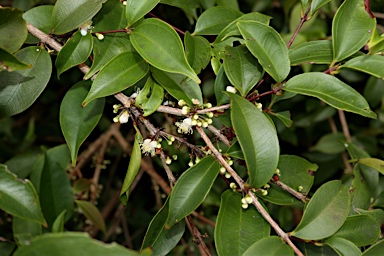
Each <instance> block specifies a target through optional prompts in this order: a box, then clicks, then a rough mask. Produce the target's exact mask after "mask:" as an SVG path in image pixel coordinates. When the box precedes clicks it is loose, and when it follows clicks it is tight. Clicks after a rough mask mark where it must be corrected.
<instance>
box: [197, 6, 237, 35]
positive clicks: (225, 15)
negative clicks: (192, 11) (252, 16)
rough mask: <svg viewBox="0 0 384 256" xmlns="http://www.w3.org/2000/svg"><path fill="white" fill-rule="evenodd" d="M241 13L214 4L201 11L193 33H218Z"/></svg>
mask: <svg viewBox="0 0 384 256" xmlns="http://www.w3.org/2000/svg"><path fill="white" fill-rule="evenodd" d="M242 14H243V13H242V12H240V11H237V10H235V9H232V8H229V7H225V6H215V7H212V8H209V9H208V10H206V11H205V12H203V13H202V14H201V15H200V17H199V18H198V19H197V22H196V27H195V31H194V32H193V34H194V35H218V34H219V33H220V32H221V30H223V29H224V28H225V27H226V26H227V25H228V24H229V23H231V22H232V21H234V20H236V19H237V18H239V17H240V16H241V15H242Z"/></svg>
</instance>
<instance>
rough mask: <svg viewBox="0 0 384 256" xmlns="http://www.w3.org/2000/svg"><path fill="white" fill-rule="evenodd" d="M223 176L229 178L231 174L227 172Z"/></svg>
mask: <svg viewBox="0 0 384 256" xmlns="http://www.w3.org/2000/svg"><path fill="white" fill-rule="evenodd" d="M224 177H225V178H227V179H229V178H231V177H232V176H231V174H229V173H228V172H227V173H226V174H225V175H224Z"/></svg>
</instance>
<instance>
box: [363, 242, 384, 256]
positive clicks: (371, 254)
mask: <svg viewBox="0 0 384 256" xmlns="http://www.w3.org/2000/svg"><path fill="white" fill-rule="evenodd" d="M383 250H384V240H381V241H380V242H378V243H376V244H374V245H372V246H371V247H369V248H368V250H366V251H364V252H363V254H361V256H377V255H380V254H381V253H383Z"/></svg>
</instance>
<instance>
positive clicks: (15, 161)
mask: <svg viewBox="0 0 384 256" xmlns="http://www.w3.org/2000/svg"><path fill="white" fill-rule="evenodd" d="M38 157H39V155H38V154H34V153H23V154H18V155H15V156H14V157H12V158H11V159H9V160H7V161H6V162H5V163H4V164H5V165H6V166H7V167H8V169H9V170H10V171H11V172H12V173H14V174H16V176H17V177H18V178H19V179H25V178H27V177H28V176H29V174H30V173H31V171H32V168H31V166H33V164H34V163H35V161H36V159H37V158H38Z"/></svg>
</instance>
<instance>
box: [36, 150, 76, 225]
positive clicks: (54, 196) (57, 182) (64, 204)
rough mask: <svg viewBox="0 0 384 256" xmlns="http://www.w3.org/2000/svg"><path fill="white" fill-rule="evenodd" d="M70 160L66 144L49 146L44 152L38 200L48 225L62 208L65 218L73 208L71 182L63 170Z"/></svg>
mask: <svg viewBox="0 0 384 256" xmlns="http://www.w3.org/2000/svg"><path fill="white" fill-rule="evenodd" d="M69 161H70V155H69V150H68V147H67V145H64V144H63V145H60V146H57V147H54V148H50V149H48V150H47V151H46V152H45V161H44V167H43V171H42V173H41V178H40V201H41V208H42V209H43V213H44V216H45V218H46V220H47V222H48V226H49V227H52V224H53V222H54V221H55V219H56V218H57V216H59V215H60V213H61V212H62V211H63V210H67V216H66V220H68V219H69V217H70V216H71V214H72V212H73V208H74V199H73V193H72V188H71V184H70V182H69V178H68V176H67V173H66V172H65V170H66V168H67V166H68V164H69Z"/></svg>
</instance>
